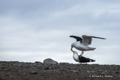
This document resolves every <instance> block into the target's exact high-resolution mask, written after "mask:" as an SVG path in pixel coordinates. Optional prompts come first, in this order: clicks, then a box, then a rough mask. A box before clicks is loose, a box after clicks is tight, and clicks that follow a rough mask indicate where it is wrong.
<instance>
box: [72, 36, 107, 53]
mask: <svg viewBox="0 0 120 80" xmlns="http://www.w3.org/2000/svg"><path fill="white" fill-rule="evenodd" d="M70 37H72V38H75V39H76V42H73V43H72V45H71V51H72V52H73V50H72V48H73V47H74V48H76V49H78V50H81V51H82V53H81V55H83V52H84V51H90V50H95V49H96V48H93V47H89V45H90V44H91V43H92V38H98V39H105V38H102V37H96V36H87V35H83V36H82V38H81V37H78V36H74V35H71V36H70Z"/></svg>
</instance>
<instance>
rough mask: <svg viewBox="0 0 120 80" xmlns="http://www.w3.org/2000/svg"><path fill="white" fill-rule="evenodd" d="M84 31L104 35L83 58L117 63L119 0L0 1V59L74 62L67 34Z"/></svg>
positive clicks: (119, 24)
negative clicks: (94, 48) (48, 59)
mask: <svg viewBox="0 0 120 80" xmlns="http://www.w3.org/2000/svg"><path fill="white" fill-rule="evenodd" d="M84 34H85V35H93V36H98V37H104V38H106V40H99V39H93V43H92V45H90V46H92V47H96V50H95V51H87V52H85V53H84V56H85V57H89V58H92V59H95V60H96V62H95V63H97V64H120V0H0V61H24V62H35V61H41V62H42V61H43V60H44V59H46V58H52V59H54V60H56V61H58V62H69V63H76V62H75V61H74V60H73V58H72V55H73V53H72V52H71V51H70V47H71V43H72V42H75V39H73V38H70V37H69V36H70V35H77V36H82V35H84ZM74 50H76V49H74ZM76 51H78V50H76ZM78 53H79V54H80V53H81V51H78Z"/></svg>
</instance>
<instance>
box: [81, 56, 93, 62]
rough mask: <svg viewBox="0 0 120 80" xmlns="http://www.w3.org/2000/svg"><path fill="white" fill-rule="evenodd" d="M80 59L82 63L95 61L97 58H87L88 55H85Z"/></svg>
mask: <svg viewBox="0 0 120 80" xmlns="http://www.w3.org/2000/svg"><path fill="white" fill-rule="evenodd" d="M79 60H80V62H81V63H86V62H95V60H93V59H90V58H86V57H83V56H79Z"/></svg>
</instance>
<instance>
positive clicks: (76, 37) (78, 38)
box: [70, 35, 82, 42]
mask: <svg viewBox="0 0 120 80" xmlns="http://www.w3.org/2000/svg"><path fill="white" fill-rule="evenodd" d="M70 37H72V38H75V39H76V41H80V42H82V38H81V37H78V36H74V35H71V36H70Z"/></svg>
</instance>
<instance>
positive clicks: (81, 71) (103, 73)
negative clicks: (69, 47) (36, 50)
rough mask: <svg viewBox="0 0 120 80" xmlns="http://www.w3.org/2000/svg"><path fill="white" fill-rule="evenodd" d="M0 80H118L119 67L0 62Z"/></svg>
mask: <svg viewBox="0 0 120 80" xmlns="http://www.w3.org/2000/svg"><path fill="white" fill-rule="evenodd" d="M0 80H120V65H99V64H69V63H57V62H56V61H54V60H52V59H46V60H44V62H43V63H41V62H35V63H28V62H17V61H10V62H6V61H0Z"/></svg>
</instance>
